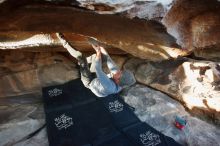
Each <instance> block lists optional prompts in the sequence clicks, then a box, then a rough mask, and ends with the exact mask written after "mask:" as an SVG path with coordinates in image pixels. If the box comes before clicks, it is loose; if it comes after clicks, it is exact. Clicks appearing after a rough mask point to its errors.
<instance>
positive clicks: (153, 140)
mask: <svg viewBox="0 0 220 146" xmlns="http://www.w3.org/2000/svg"><path fill="white" fill-rule="evenodd" d="M140 140H141V142H142V144H143V145H144V146H156V145H158V144H160V143H161V141H160V136H159V135H158V134H155V133H152V132H151V131H147V132H145V133H142V134H140Z"/></svg>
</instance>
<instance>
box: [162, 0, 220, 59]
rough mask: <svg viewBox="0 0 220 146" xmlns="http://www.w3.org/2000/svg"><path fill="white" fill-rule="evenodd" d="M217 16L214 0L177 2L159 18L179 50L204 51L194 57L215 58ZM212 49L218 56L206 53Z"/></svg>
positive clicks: (219, 47) (219, 45)
mask: <svg viewBox="0 0 220 146" xmlns="http://www.w3.org/2000/svg"><path fill="white" fill-rule="evenodd" d="M219 13H220V2H218V1H216V0H193V1H188V0H177V1H176V2H175V3H174V4H173V6H172V8H171V9H170V10H169V12H168V13H167V14H166V16H165V17H164V18H163V24H164V25H165V26H166V27H167V30H168V32H169V33H170V34H172V35H173V36H174V37H175V38H176V39H177V43H178V44H180V45H181V46H182V47H183V48H185V49H188V50H194V49H202V48H203V49H207V51H203V50H201V51H202V52H203V54H202V55H201V53H200V55H199V54H198V53H196V55H199V57H203V58H206V57H207V58H217V57H218V58H219V56H218V54H219V51H220V40H219V38H220V31H219V29H220V27H219V26H220V16H219ZM212 49H214V50H215V51H214V52H218V53H217V54H215V53H214V52H213V51H208V50H212ZM204 52H206V54H204Z"/></svg>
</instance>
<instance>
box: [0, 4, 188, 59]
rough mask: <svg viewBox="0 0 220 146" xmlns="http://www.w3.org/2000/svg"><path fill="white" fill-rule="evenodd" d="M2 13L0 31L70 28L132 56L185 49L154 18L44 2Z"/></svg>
mask: <svg viewBox="0 0 220 146" xmlns="http://www.w3.org/2000/svg"><path fill="white" fill-rule="evenodd" d="M39 11H40V12H41V13H38V12H39ZM54 12H56V14H55V15H54ZM3 16H4V17H1V18H0V32H5V31H14V32H16V33H18V34H19V32H24V31H29V32H67V33H70V32H72V33H76V34H81V35H84V36H91V37H95V38H97V39H98V40H99V41H101V42H103V43H106V44H109V45H112V46H113V47H116V48H120V49H122V50H124V51H126V52H127V53H130V54H132V55H134V56H138V57H140V58H144V59H146V58H148V59H150V60H154V61H159V60H166V59H170V58H177V57H178V56H184V55H187V53H188V52H186V51H184V50H181V49H179V48H178V46H177V45H176V44H175V39H174V38H173V37H171V36H170V35H168V34H167V32H166V30H165V28H164V27H163V26H162V25H161V24H160V23H157V22H154V21H143V20H139V19H132V20H130V19H128V18H125V17H120V16H117V15H98V14H95V13H92V12H86V11H81V10H78V9H73V8H64V7H51V6H48V5H46V6H41V5H28V6H26V7H25V6H23V7H20V8H19V9H16V10H15V11H14V12H11V13H9V14H8V15H7V14H5V13H4V15H3ZM21 17H22V18H23V19H20V18H21ZM58 18H59V19H58ZM67 20H71V21H67ZM73 21H74V22H75V23H73ZM6 22H7V23H6ZM64 22H65V23H64ZM112 22H114V23H112ZM8 23H10V24H11V25H8Z"/></svg>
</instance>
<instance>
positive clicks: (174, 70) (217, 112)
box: [125, 59, 220, 125]
mask: <svg viewBox="0 0 220 146" xmlns="http://www.w3.org/2000/svg"><path fill="white" fill-rule="evenodd" d="M133 62H134V60H133V59H131V60H129V61H127V62H126V64H127V65H126V64H125V67H126V66H132V65H133ZM130 64H131V65H130ZM219 65H220V64H219V63H213V62H208V61H196V60H189V59H178V60H170V61H163V62H158V63H155V62H149V61H144V62H141V63H140V64H137V65H136V66H134V67H135V69H133V71H134V73H135V77H136V79H137V81H138V82H140V83H143V84H145V85H148V86H151V87H153V88H155V89H158V90H160V91H162V92H165V93H167V94H168V95H170V96H171V97H173V98H175V99H177V100H179V101H180V102H181V103H183V104H184V105H185V107H186V108H187V109H189V111H190V112H192V113H194V114H195V115H197V116H199V117H201V118H204V119H211V120H212V121H213V122H214V123H216V124H218V125H219V124H220V118H219V117H220V99H219V97H220V92H219V91H220V66H219Z"/></svg>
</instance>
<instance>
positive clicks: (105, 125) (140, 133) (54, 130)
mask: <svg viewBox="0 0 220 146" xmlns="http://www.w3.org/2000/svg"><path fill="white" fill-rule="evenodd" d="M42 92H43V99H44V109H45V114H46V123H47V135H48V140H49V144H50V146H112V145H113V146H156V145H158V146H178V145H179V144H178V143H177V142H176V141H175V140H173V139H172V138H170V137H167V136H165V135H163V134H162V133H160V132H159V131H157V130H155V129H154V128H152V127H151V126H150V125H148V124H147V123H143V122H141V121H140V120H139V119H138V118H137V116H136V115H135V114H134V112H133V110H132V108H131V107H130V106H129V105H127V104H126V103H125V102H124V101H123V99H122V98H121V97H120V96H119V95H118V94H114V95H109V96H107V97H103V98H98V97H96V96H95V95H94V94H93V93H92V92H91V91H90V90H89V89H87V88H85V87H84V86H83V84H82V82H81V80H80V79H76V80H73V81H70V82H67V83H65V84H62V85H56V86H50V87H45V88H43V89H42Z"/></svg>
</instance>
